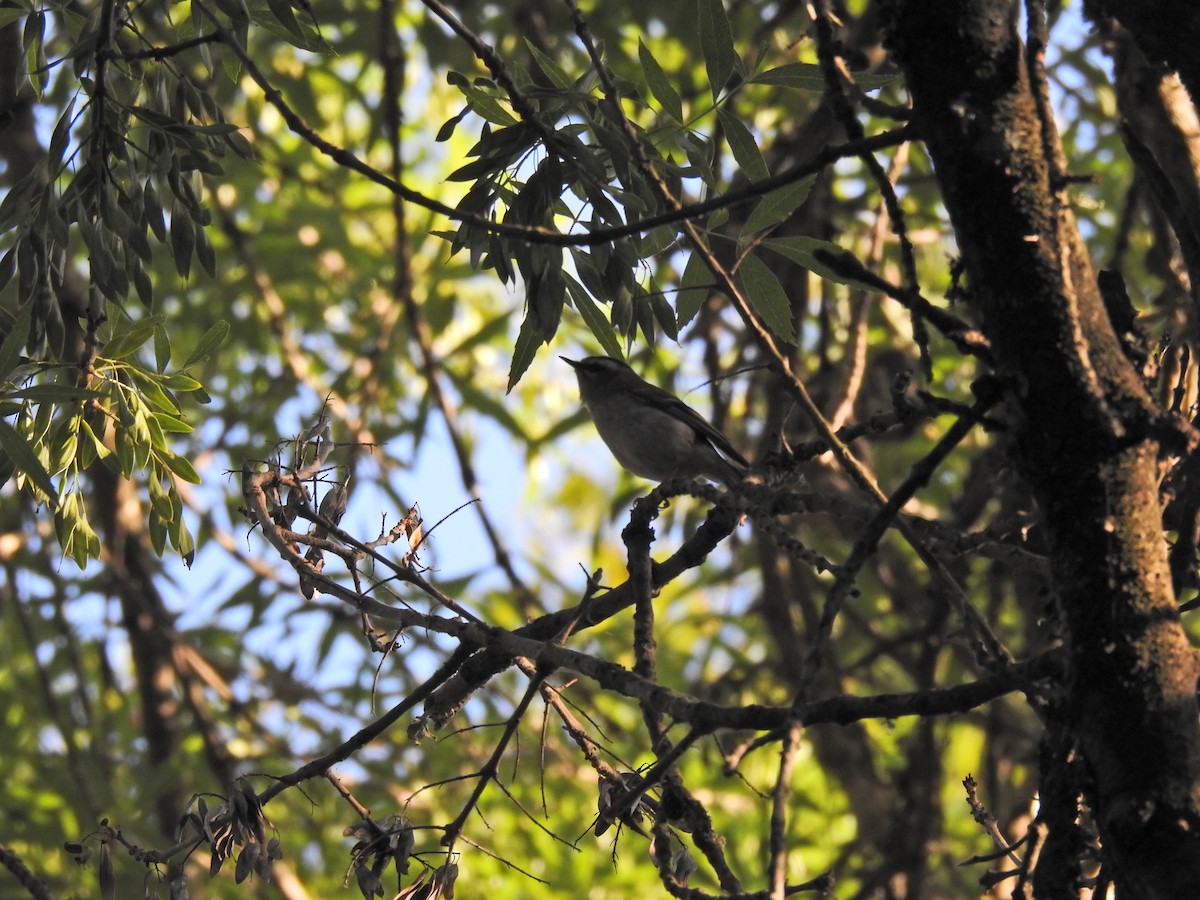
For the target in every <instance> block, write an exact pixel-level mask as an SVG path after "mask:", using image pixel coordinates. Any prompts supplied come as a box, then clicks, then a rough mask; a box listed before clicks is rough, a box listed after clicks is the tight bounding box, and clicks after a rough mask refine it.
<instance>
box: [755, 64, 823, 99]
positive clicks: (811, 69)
mask: <svg viewBox="0 0 1200 900" xmlns="http://www.w3.org/2000/svg"><path fill="white" fill-rule="evenodd" d="M749 81H750V82H751V83H753V84H774V85H778V86H780V87H792V88H800V89H801V90H806V91H816V92H817V93H821V92H823V91H824V90H825V79H824V78H823V77H822V76H821V67H820V66H818V65H817V64H816V63H801V62H796V63H788V64H787V65H785V66H779V67H777V68H774V69H767V70H766V71H765V72H759V73H758V74H757V75H754V76H753V77H751V78H750V79H749Z"/></svg>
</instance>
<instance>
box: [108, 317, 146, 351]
mask: <svg viewBox="0 0 1200 900" xmlns="http://www.w3.org/2000/svg"><path fill="white" fill-rule="evenodd" d="M160 324H161V322H160V320H159V319H158V318H157V317H151V318H149V319H143V320H142V321H140V322H135V323H134V324H132V325H130V326H129V328H128V329H127V330H126V331H124V332H122V333H121V334H118V335H116V336H114V337H113V339H112V340H111V341H109V342H108V343H107V344H105V345H104V348H103V350H102V352H101V355H102V356H103V357H104V358H105V359H124V358H125V357H126V356H128V355H129V354H131V353H133V351H135V350H137V349H138V348H139V347H141V346H142V344H144V343H146V341H148V340H150V338H151V337H153V336H154V329H155V328H156V327H158V325H160Z"/></svg>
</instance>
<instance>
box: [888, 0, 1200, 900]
mask: <svg viewBox="0 0 1200 900" xmlns="http://www.w3.org/2000/svg"><path fill="white" fill-rule="evenodd" d="M888 9H889V13H890V15H889V19H888V40H889V44H890V46H891V48H892V50H893V51H894V53H895V56H896V58H897V60H898V61H899V62H900V64H901V65H902V66H903V68H904V70H905V73H906V75H907V79H908V85H909V89H910V91H911V92H912V97H913V104H914V118H915V124H916V125H917V127H918V128H919V130H920V135H921V137H922V139H923V140H924V141H925V144H926V146H927V147H928V150H929V153H930V156H931V157H932V159H933V162H934V166H935V169H936V171H937V177H938V181H939V184H940V185H941V188H942V191H943V196H944V198H945V202H946V206H947V209H948V211H949V213H950V216H951V219H952V221H953V225H954V228H955V234H956V238H957V241H958V244H959V247H960V249H961V252H962V256H963V262H964V264H965V270H966V272H967V276H968V280H969V287H970V300H971V303H972V304H973V306H974V308H975V310H976V311H977V313H978V315H979V318H980V320H981V324H982V326H983V328H984V330H985V332H986V333H987V335H988V337H989V338H990V340H991V341H992V346H993V348H994V353H995V356H996V361H997V366H998V369H999V375H1000V376H1001V378H1002V379H1003V380H1004V383H1005V384H1006V386H1007V388H1008V392H1009V395H1010V398H1011V406H1012V408H1013V411H1014V425H1013V431H1014V433H1013V445H1012V447H1013V452H1014V454H1015V456H1016V458H1017V463H1018V465H1019V467H1020V469H1021V471H1022V472H1023V473H1024V476H1025V477H1026V478H1027V479H1028V481H1029V483H1030V485H1031V487H1032V489H1033V492H1034V495H1035V497H1036V498H1037V501H1038V504H1039V506H1040V509H1041V513H1042V517H1043V521H1044V523H1045V527H1046V530H1047V538H1048V543H1049V546H1050V552H1051V557H1052V569H1053V575H1054V582H1055V586H1056V589H1057V592H1058V596H1059V601H1060V604H1061V611H1062V618H1063V625H1064V630H1065V635H1066V639H1067V643H1068V646H1069V650H1070V660H1071V670H1070V679H1069V683H1068V685H1067V694H1066V697H1065V698H1064V700H1063V702H1062V703H1061V704H1051V705H1050V707H1049V710H1050V711H1049V712H1048V713H1047V714H1048V715H1050V716H1058V715H1060V714H1061V716H1063V717H1064V720H1065V721H1064V722H1063V723H1062V724H1064V725H1065V727H1066V729H1067V732H1068V734H1069V735H1071V736H1072V737H1073V742H1074V751H1075V753H1076V754H1079V755H1081V757H1082V760H1083V763H1084V767H1085V771H1086V773H1087V776H1086V783H1085V787H1084V794H1085V800H1086V802H1087V804H1088V805H1089V807H1090V808H1091V810H1092V812H1093V814H1094V816H1095V820H1096V823H1097V826H1098V828H1099V831H1100V835H1101V839H1102V842H1103V853H1104V856H1103V859H1104V863H1105V868H1106V872H1107V873H1108V874H1109V875H1110V876H1111V877H1112V879H1113V880H1114V882H1115V883H1116V884H1117V885H1118V886H1119V887H1120V888H1121V889H1122V891H1128V892H1129V893H1128V894H1125V896H1134V897H1138V898H1159V897H1162V898H1167V897H1171V898H1183V897H1193V896H1195V890H1196V885H1197V884H1200V727H1198V725H1197V703H1196V695H1195V692H1196V680H1197V660H1196V656H1195V654H1194V652H1193V650H1192V648H1191V646H1190V644H1189V642H1188V640H1187V637H1186V635H1185V634H1184V632H1183V629H1182V627H1181V625H1180V622H1179V615H1178V611H1177V606H1176V600H1175V597H1174V594H1173V591H1172V587H1171V577H1170V571H1169V567H1168V559H1167V546H1166V544H1165V541H1164V539H1163V531H1162V509H1161V506H1160V502H1159V491H1158V463H1159V457H1160V453H1161V447H1160V439H1161V437H1162V435H1163V434H1165V433H1167V432H1169V429H1168V428H1165V427H1164V426H1163V425H1162V421H1163V420H1162V417H1161V415H1160V413H1159V412H1158V411H1157V409H1156V408H1155V407H1154V405H1153V402H1152V401H1151V399H1150V397H1149V394H1148V392H1147V390H1146V388H1145V386H1144V385H1143V384H1142V382H1141V379H1140V376H1139V373H1138V372H1137V371H1136V369H1135V367H1134V366H1133V365H1132V364H1131V363H1130V361H1129V360H1128V359H1127V358H1126V357H1125V355H1124V354H1123V352H1122V349H1121V345H1120V343H1119V341H1118V339H1117V336H1116V334H1115V331H1114V329H1113V327H1112V325H1111V323H1110V321H1109V319H1108V316H1107V313H1106V312H1105V307H1104V304H1103V301H1102V299H1101V295H1100V291H1099V287H1098V284H1097V279H1096V275H1095V272H1094V271H1093V268H1092V265H1091V261H1090V259H1089V258H1088V255H1087V252H1086V250H1085V248H1084V246H1083V242H1082V239H1081V238H1080V236H1079V233H1078V230H1077V228H1076V225H1075V220H1074V216H1073V214H1072V212H1071V210H1070V207H1069V206H1068V201H1067V196H1066V192H1065V186H1066V182H1065V180H1064V179H1063V176H1064V175H1065V174H1066V173H1065V172H1063V171H1062V164H1061V163H1060V162H1059V160H1060V159H1061V158H1062V151H1061V147H1060V145H1059V142H1058V135H1057V132H1056V131H1055V129H1054V126H1053V122H1052V120H1051V119H1050V117H1049V114H1048V112H1046V110H1047V109H1048V104H1046V103H1045V102H1044V99H1043V98H1044V94H1043V93H1042V92H1043V91H1044V84H1040V83H1039V82H1038V79H1037V78H1036V75H1037V70H1038V65H1039V63H1040V61H1039V60H1038V59H1037V58H1036V57H1034V58H1033V63H1034V64H1033V65H1031V64H1030V60H1029V59H1028V58H1027V56H1026V54H1025V51H1024V48H1023V46H1022V42H1021V40H1020V37H1019V36H1018V33H1017V15H1016V13H1017V7H1016V5H1015V4H1013V3H1011V2H1008V0H974V2H948V0H941V2H930V0H920V2H911V0H893V2H891V3H889V4H888ZM1059 709H1061V713H1059V712H1055V710H1059ZM1053 838H1054V835H1051V839H1053ZM1042 874H1043V875H1047V874H1049V875H1050V877H1053V874H1052V873H1042Z"/></svg>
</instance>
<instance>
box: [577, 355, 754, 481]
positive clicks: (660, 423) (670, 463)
mask: <svg viewBox="0 0 1200 900" xmlns="http://www.w3.org/2000/svg"><path fill="white" fill-rule="evenodd" d="M559 359H561V360H562V361H563V362H565V363H566V364H567V365H569V366H570V367H571V368H573V369H574V370H575V377H576V378H577V379H578V380H579V396H580V398H581V399H582V400H583V405H584V406H585V407H587V411H588V413H589V414H590V415H591V417H592V422H594V423H595V425H596V430H597V431H598V432H599V433H600V438H601V440H603V441H604V443H605V444H607V445H608V449H609V450H610V451H612V455H613V456H615V457H616V458H617V462H619V463H620V464H621V465H622V466H623V467H624V468H625V469H626V470H627V471H629V472H632V473H633V474H634V475H639V476H641V477H642V478H649V479H651V480H652V481H665V480H666V479H668V478H696V477H702V478H707V479H709V480H710V481H720V482H723V483H724V484H726V485H735V484H737V483H738V482H740V481H741V480H742V477H743V476H744V475H745V474H746V471H747V469H749V467H750V464H749V463H748V462H746V460H745V459H744V458H743V457H742V455H741V454H740V453H738V452H737V450H736V449H735V448H734V446H733V444H731V443H730V442H729V439H728V438H727V437H725V435H723V434H722V433H721V432H720V431H718V430H717V429H716V428H714V427H713V426H712V425H711V424H709V422H708V421H707V420H706V419H705V418H704V417H703V416H701V415H700V414H699V413H698V412H696V411H695V410H694V409H692V408H691V407H690V406H688V405H687V404H686V403H684V402H683V401H682V400H680V399H679V398H678V397H676V396H674V395H673V394H671V393H669V392H668V391H664V390H663V389H662V388H660V387H656V386H655V385H653V384H650V383H649V382H648V381H645V380H644V379H642V378H641V377H640V376H639V375H638V374H637V373H636V372H634V371H633V369H631V368H630V367H629V366H627V365H626V364H625V363H623V362H621V361H620V360H618V359H613V358H612V357H608V356H589V357H587V358H586V359H580V360H575V359H568V358H567V357H565V356H560V357H559Z"/></svg>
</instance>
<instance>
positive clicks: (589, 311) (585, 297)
mask: <svg viewBox="0 0 1200 900" xmlns="http://www.w3.org/2000/svg"><path fill="white" fill-rule="evenodd" d="M565 277H566V279H567V293H568V294H570V295H571V302H572V303H573V304H574V305H575V309H576V310H577V311H578V312H579V315H580V317H581V318H582V319H583V321H584V323H585V324H586V325H587V327H588V331H590V332H591V333H592V334H593V335H594V336H595V338H596V340H597V341H599V342H600V346H601V347H603V348H604V352H605V353H607V354H608V355H609V356H615V357H617V358H620V356H621V342H620V341H618V340H617V333H616V331H614V330H613V327H612V322H610V321H609V320H608V316H606V315H605V314H604V313H603V312H601V311H600V307H599V306H597V305H596V302H595V300H593V299H592V295H591V294H589V293H588V292H587V290H585V289H584V287H583V285H581V284H580V283H579V282H578V281H576V280H575V279H574V278H572V277H571V276H570V275H566V276H565Z"/></svg>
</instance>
